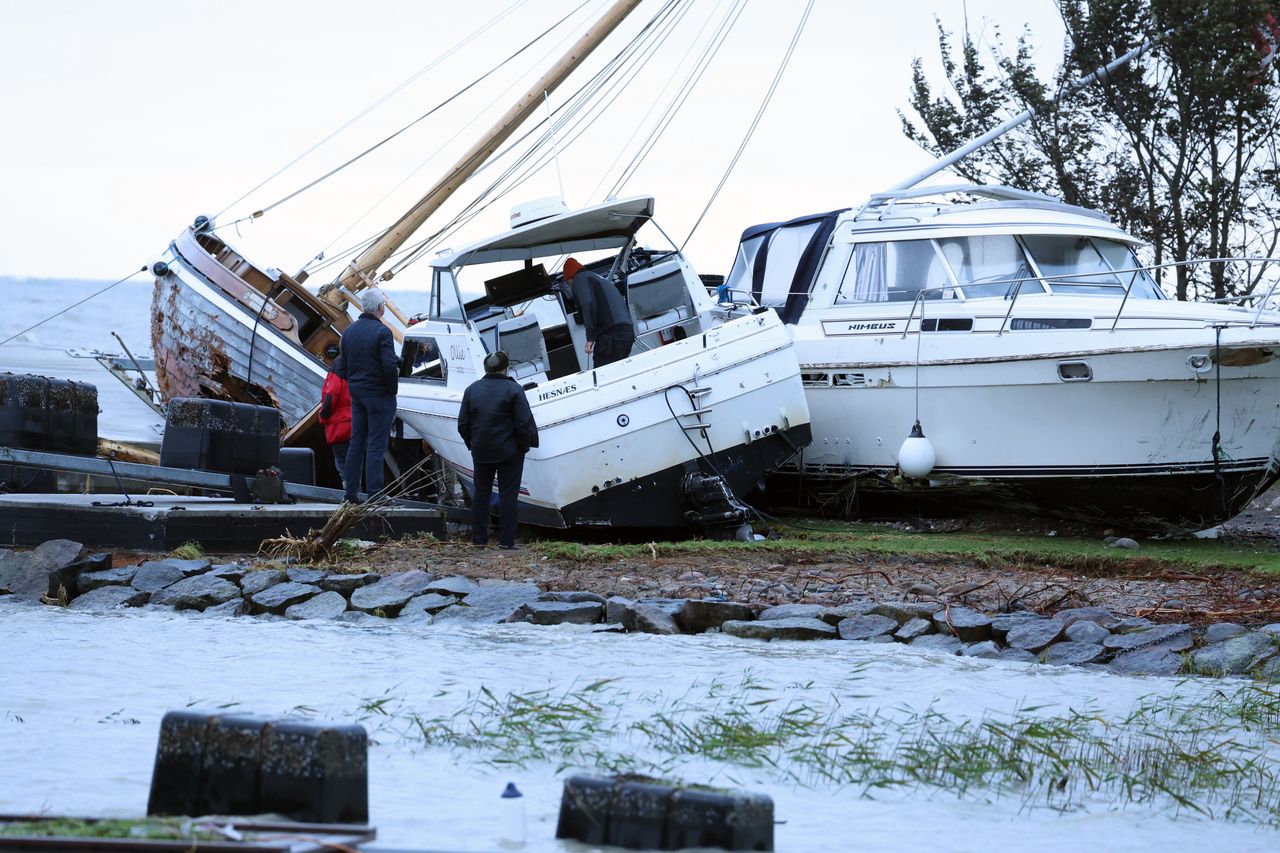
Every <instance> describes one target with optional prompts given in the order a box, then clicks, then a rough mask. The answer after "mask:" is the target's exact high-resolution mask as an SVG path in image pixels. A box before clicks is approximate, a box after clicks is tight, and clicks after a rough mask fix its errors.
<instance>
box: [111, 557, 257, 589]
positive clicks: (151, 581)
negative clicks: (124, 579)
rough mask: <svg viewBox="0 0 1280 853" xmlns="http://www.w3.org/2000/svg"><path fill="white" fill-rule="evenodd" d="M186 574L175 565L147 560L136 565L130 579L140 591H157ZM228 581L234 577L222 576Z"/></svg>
mask: <svg viewBox="0 0 1280 853" xmlns="http://www.w3.org/2000/svg"><path fill="white" fill-rule="evenodd" d="M184 577H186V575H184V574H183V573H182V569H179V568H177V567H176V566H169V565H165V564H164V563H159V562H147V563H143V564H142V565H141V566H138V567H137V571H136V572H134V573H133V580H132V581H130V583H131V584H132V586H133V588H134V589H136V590H139V591H141V592H159V591H160V590H162V589H164V588H165V587H167V586H173V585H174V584H175V583H177V582H178V581H180V580H182V579H183V578H184ZM223 580H225V581H228V582H234V578H225V577H224V578H223Z"/></svg>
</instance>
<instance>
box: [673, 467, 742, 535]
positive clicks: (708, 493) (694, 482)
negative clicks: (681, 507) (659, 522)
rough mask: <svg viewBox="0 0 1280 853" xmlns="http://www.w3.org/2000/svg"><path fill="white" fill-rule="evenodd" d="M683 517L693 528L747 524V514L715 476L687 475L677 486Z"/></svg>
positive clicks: (730, 490)
mask: <svg viewBox="0 0 1280 853" xmlns="http://www.w3.org/2000/svg"><path fill="white" fill-rule="evenodd" d="M680 493H681V495H682V496H683V497H684V502H685V505H686V507H687V508H686V509H685V511H684V517H685V518H687V519H688V520H689V521H691V522H694V523H695V524H706V525H724V524H736V523H741V522H744V521H746V520H747V518H748V516H749V514H750V512H751V510H750V508H749V507H748V506H747V505H746V504H744V503H743V502H742V501H740V500H738V498H737V497H736V496H735V495H734V494H733V490H732V489H730V488H729V484H728V483H726V482H725V480H724V477H721V476H720V475H719V474H704V473H702V472H701V471H691V472H689V473H688V474H685V475H684V480H683V481H682V482H681V483H680Z"/></svg>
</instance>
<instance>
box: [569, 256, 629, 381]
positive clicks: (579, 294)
mask: <svg viewBox="0 0 1280 853" xmlns="http://www.w3.org/2000/svg"><path fill="white" fill-rule="evenodd" d="M564 280H565V281H566V282H568V283H569V286H570V287H572V288H573V298H574V300H576V301H577V303H578V308H579V309H580V310H581V311H582V324H583V325H584V326H586V327H587V346H586V350H587V354H588V355H591V356H592V357H593V360H594V363H595V366H596V367H604V366H605V365H606V364H611V363H612V362H615V361H621V360H622V359H624V358H626V357H627V356H629V355H631V345H632V344H634V343H635V342H636V331H635V327H634V326H632V325H631V312H630V311H628V310H627V303H626V302H625V301H624V300H623V298H622V294H621V293H619V292H618V288H616V287H614V286H613V285H612V284H610V283H609V282H607V281H605V280H604V279H603V278H601V277H600V276H598V275H596V274H595V273H593V272H591V271H590V270H585V269H583V268H582V264H581V263H579V262H578V259H577V258H569V259H568V260H567V261H565V262H564Z"/></svg>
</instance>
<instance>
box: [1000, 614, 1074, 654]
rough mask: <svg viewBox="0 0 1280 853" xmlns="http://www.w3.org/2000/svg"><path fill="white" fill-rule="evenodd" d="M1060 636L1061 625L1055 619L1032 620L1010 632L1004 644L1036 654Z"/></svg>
mask: <svg viewBox="0 0 1280 853" xmlns="http://www.w3.org/2000/svg"><path fill="white" fill-rule="evenodd" d="M1061 636H1062V623H1061V622H1059V621H1057V620H1056V619H1034V620H1030V621H1027V622H1024V623H1023V624H1021V625H1019V626H1018V627H1016V628H1014V629H1013V630H1011V631H1010V632H1009V633H1008V634H1006V635H1005V642H1006V643H1008V644H1009V645H1010V646H1011V647H1013V648H1015V649H1025V650H1026V651H1028V652H1038V651H1040V650H1041V649H1043V648H1044V647H1045V646H1047V645H1049V644H1050V643H1053V642H1055V641H1057V639H1058V638H1059V637H1061Z"/></svg>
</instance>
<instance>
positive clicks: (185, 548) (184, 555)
mask: <svg viewBox="0 0 1280 853" xmlns="http://www.w3.org/2000/svg"><path fill="white" fill-rule="evenodd" d="M171 553H172V554H173V556H175V557H177V558H178V559H180V560H199V559H200V558H201V557H203V556H205V553H204V546H203V545H201V544H200V543H199V542H196V541H194V540H191V541H187V542H183V543H182V544H181V545H179V546H178V547H177V548H174V549H173V551H172V552H171Z"/></svg>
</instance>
